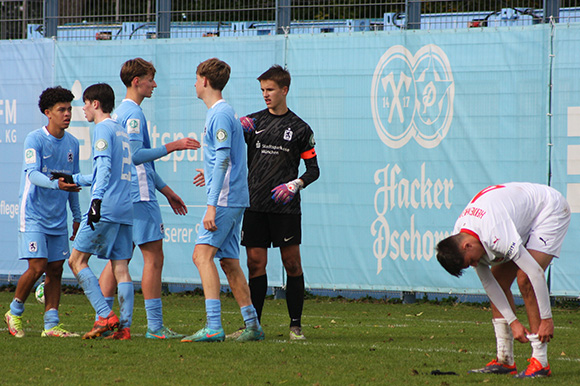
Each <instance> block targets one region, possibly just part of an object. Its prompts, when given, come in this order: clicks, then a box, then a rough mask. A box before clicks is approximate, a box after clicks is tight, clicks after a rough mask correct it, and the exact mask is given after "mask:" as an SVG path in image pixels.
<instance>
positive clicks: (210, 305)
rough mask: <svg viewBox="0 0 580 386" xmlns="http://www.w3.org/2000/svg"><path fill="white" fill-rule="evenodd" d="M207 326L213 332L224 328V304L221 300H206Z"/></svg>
mask: <svg viewBox="0 0 580 386" xmlns="http://www.w3.org/2000/svg"><path fill="white" fill-rule="evenodd" d="M205 312H206V314H207V326H208V327H209V328H211V329H212V330H219V329H220V328H222V303H221V302H220V300H219V299H205Z"/></svg>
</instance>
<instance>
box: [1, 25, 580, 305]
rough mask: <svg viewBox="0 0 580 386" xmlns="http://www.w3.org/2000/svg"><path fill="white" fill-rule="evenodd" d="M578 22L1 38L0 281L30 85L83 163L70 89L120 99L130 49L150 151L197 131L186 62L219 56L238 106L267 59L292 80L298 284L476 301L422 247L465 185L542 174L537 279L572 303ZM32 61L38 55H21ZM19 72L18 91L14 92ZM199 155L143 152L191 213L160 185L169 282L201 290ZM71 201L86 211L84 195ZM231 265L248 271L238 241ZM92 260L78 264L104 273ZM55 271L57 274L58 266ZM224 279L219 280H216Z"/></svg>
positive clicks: (253, 91)
mask: <svg viewBox="0 0 580 386" xmlns="http://www.w3.org/2000/svg"><path fill="white" fill-rule="evenodd" d="M579 30H580V26H578V25H566V26H564V25H562V26H559V25H556V26H555V27H554V28H552V27H550V26H547V25H538V26H531V27H523V28H517V29H511V28H494V29H486V28H481V29H467V30H442V31H405V32H362V33H352V34H320V35H288V36H263V37H238V38H226V37H221V38H198V39H171V40H140V41H108V42H105V41H99V42H86V41H83V42H52V41H46V42H45V41H35V42H34V43H28V42H27V44H20V45H18V44H15V43H8V42H2V43H0V45H1V47H0V49H2V52H3V54H2V57H1V58H0V68H1V69H3V70H4V71H3V72H2V75H0V76H2V82H1V85H0V101H2V102H3V104H2V105H0V111H3V115H0V124H2V125H4V121H6V130H7V133H8V132H10V130H15V131H14V133H15V134H14V141H13V142H6V141H5V137H4V133H3V130H1V129H0V139H1V140H2V143H1V144H0V146H2V150H3V151H2V155H1V156H2V157H4V158H3V162H4V163H3V165H5V167H4V168H3V172H2V175H1V176H0V184H2V185H3V186H5V188H4V189H2V193H1V194H2V196H1V197H2V198H1V199H0V201H1V202H4V203H5V204H2V205H3V206H1V207H0V209H1V213H0V214H1V216H0V220H1V221H2V222H1V223H0V227H1V229H2V230H3V232H1V234H2V236H1V237H2V242H3V245H5V251H6V252H7V253H5V254H4V255H3V256H1V257H0V273H9V274H19V273H21V272H22V271H23V264H22V263H16V261H17V256H16V227H17V221H16V220H17V215H16V214H14V215H12V216H11V213H16V212H17V208H15V205H16V206H17V204H18V202H17V195H18V191H17V190H18V189H17V186H18V181H19V179H20V169H21V158H22V156H21V154H20V153H21V152H22V141H23V140H24V137H25V135H26V134H27V133H28V132H29V131H31V130H33V129H35V128H37V127H39V126H40V125H42V124H44V123H45V122H44V121H45V118H44V117H43V116H42V115H41V114H40V112H39V111H38V109H37V108H35V106H34V103H33V102H35V101H36V100H37V99H38V95H39V94H40V91H41V90H42V89H43V88H45V87H47V86H48V85H53V84H60V85H62V86H63V87H68V88H71V89H72V90H73V92H74V94H75V96H76V99H75V101H74V102H73V109H74V112H73V122H72V123H71V127H70V128H69V131H70V132H71V133H73V134H74V135H75V136H76V137H77V138H79V140H80V143H81V161H82V162H81V169H82V171H83V172H85V173H88V172H89V171H90V149H91V147H90V130H91V126H92V125H90V124H89V123H88V122H86V120H85V119H84V115H83V113H82V101H81V100H80V97H81V94H82V90H83V89H84V88H86V87H87V86H89V85H90V84H93V83H96V82H106V83H109V84H110V85H111V86H112V87H113V89H114V90H115V93H116V97H117V98H116V99H117V104H119V103H120V102H121V100H122V99H123V97H124V95H125V87H124V86H123V84H122V83H121V80H120V79H119V71H120V68H121V65H122V63H123V62H125V61H126V60H128V59H131V58H134V57H143V58H144V59H146V60H150V61H152V62H153V63H154V64H155V66H156V69H157V74H156V77H155V80H156V82H157V85H158V87H157V89H155V91H154V94H153V97H152V98H151V99H146V100H145V101H144V102H143V103H142V107H143V109H144V112H145V115H146V117H147V119H148V120H149V128H150V134H151V139H152V142H153V146H160V145H162V144H165V143H168V142H171V141H173V140H175V139H179V138H182V137H184V136H191V137H194V138H197V139H200V138H201V134H202V132H203V125H204V121H205V114H206V110H207V109H206V107H205V105H204V104H203V102H201V101H200V100H198V99H197V98H196V96H195V89H194V87H193V85H194V82H195V70H196V67H197V65H198V64H199V63H200V62H202V61H203V60H205V59H207V58H210V57H219V58H220V59H222V60H225V61H226V62H228V63H229V64H230V65H231V66H232V76H231V79H230V81H229V83H228V85H227V86H226V88H225V90H224V96H225V98H226V100H228V102H229V103H230V104H231V105H232V106H233V107H234V108H235V110H236V111H237V113H238V115H239V116H242V115H245V114H248V113H250V112H254V111H257V110H260V109H263V108H264V107H265V105H264V103H263V101H262V97H261V92H260V88H259V82H258V81H257V80H256V78H257V77H258V76H259V75H260V74H261V73H262V72H263V71H265V70H266V69H267V68H268V67H269V66H270V65H272V64H275V63H277V64H282V65H285V66H287V67H288V69H289V70H290V72H291V74H292V84H291V87H290V92H289V95H288V105H289V107H290V108H291V109H292V110H293V111H294V112H296V113H297V114H298V115H299V116H300V117H302V118H303V119H304V120H305V121H306V122H308V123H309V124H310V125H311V127H312V128H313V130H314V132H315V137H316V143H317V145H316V149H317V154H318V158H319V164H320V170H321V177H320V179H319V180H318V181H316V182H315V183H314V184H312V185H311V186H309V187H308V188H307V189H305V190H304V191H303V193H302V198H303V245H302V261H303V265H304V272H305V278H306V285H307V287H310V288H325V289H360V290H397V291H420V292H423V291H429V292H431V291H432V292H442V293H483V289H482V287H481V284H480V282H479V280H478V278H477V277H476V275H475V273H474V272H473V270H468V273H467V274H466V275H464V277H462V278H461V279H457V278H454V277H452V276H450V275H448V274H447V273H446V272H445V271H444V270H443V269H442V268H441V267H440V266H439V263H438V262H437V261H436V258H435V253H434V249H435V245H436V244H437V242H438V241H439V240H441V239H442V238H444V237H446V236H447V235H449V232H450V231H451V230H452V228H453V225H454V223H455V220H456V218H457V216H458V215H459V213H460V212H461V211H462V209H463V208H464V207H465V205H466V204H467V202H468V201H469V200H470V199H471V197H472V196H473V195H474V194H475V193H477V192H478V191H479V190H481V189H482V188H484V187H486V186H488V185H491V184H496V183H502V182H509V181H530V182H538V183H545V184H550V185H552V186H554V187H555V188H556V189H558V190H559V191H561V192H562V193H563V194H564V195H565V196H566V197H567V198H568V200H569V201H570V204H571V207H572V211H573V215H572V223H571V227H570V230H569V234H568V237H567V239H566V242H565V245H564V248H563V251H562V256H561V258H560V259H557V260H555V262H554V264H553V266H552V267H551V269H550V281H551V288H552V293H553V294H555V295H574V296H577V295H578V294H580V284H579V283H578V281H577V280H576V278H577V277H578V276H579V274H580V263H579V262H577V261H575V260H574V256H575V250H577V249H578V245H577V244H578V242H579V241H578V239H579V237H578V233H579V229H578V225H577V222H578V219H577V217H578V213H580V155H577V154H580V103H578V102H577V99H578V98H577V95H578V92H579V91H580V90H579V89H580V81H579V77H578V69H577V63H578V60H577V56H578V54H577V52H579V51H580V46H578V44H579V42H578V40H577V39H575V38H574V36H577V35H578V33H580V31H579ZM5 46H6V47H8V49H7V50H5V49H4V47H5ZM16 46H17V48H14V49H11V48H10V47H16ZM45 51H46V52H45ZM5 52H7V54H4V53H5ZM35 55H36V56H38V57H42V58H43V60H42V61H40V60H38V61H36V62H35V61H34V60H32V59H30V60H28V59H29V58H34V57H35ZM41 55H46V56H41ZM47 57H48V58H49V59H50V60H47V59H46V58H47ZM14 63H18V65H16V64H14ZM33 63H36V64H33ZM45 72H46V74H45ZM31 74H34V76H31ZM27 79H28V82H29V83H30V86H29V87H23V86H22V85H23V84H26V83H27ZM41 79H42V81H41ZM551 83H552V84H553V86H552V87H550V86H549V85H550V84H551ZM9 85H12V86H9ZM15 89H17V90H15ZM7 100H8V101H12V100H17V104H16V106H17V107H18V117H21V116H22V117H24V118H26V119H28V120H30V121H29V122H24V121H22V122H21V121H18V124H16V122H12V119H13V118H12V117H13V116H14V111H15V108H14V106H15V105H14V102H6V101H7ZM7 106H9V107H7ZM8 117H10V119H8ZM6 135H7V138H8V137H10V135H9V134H6ZM4 149H7V150H6V151H4ZM7 153H8V155H6V154H7ZM202 165H203V159H202V154H201V152H199V151H187V152H176V153H172V154H170V155H168V156H166V157H164V158H162V159H161V160H159V161H157V162H156V167H157V170H158V172H159V174H160V175H161V176H162V178H163V179H164V180H165V181H166V182H167V183H168V184H169V185H170V186H171V187H172V188H173V190H174V191H175V192H176V193H177V194H179V195H180V196H181V197H182V198H183V199H184V201H185V202H186V204H187V205H188V209H189V213H188V214H187V215H186V216H176V215H174V214H173V212H172V211H171V209H170V207H169V205H167V202H166V201H164V200H165V198H164V197H163V196H162V195H158V199H159V201H160V203H161V204H162V214H163V218H164V223H165V228H166V236H165V243H164V250H165V256H166V260H165V268H164V273H163V275H164V277H163V279H164V281H167V282H176V283H200V279H199V275H198V273H197V269H196V268H195V266H194V265H193V263H192V261H191V254H192V251H193V247H194V242H195V239H196V236H197V230H198V228H199V226H200V225H199V223H200V220H201V216H202V213H203V209H204V207H205V205H204V204H205V189H202V188H196V187H195V186H193V184H192V180H193V176H194V175H195V174H196V171H195V169H196V168H201V167H202ZM7 170H9V171H8V173H6V171H7ZM11 205H12V206H11ZM81 205H82V207H83V208H84V210H86V208H87V206H88V196H87V192H84V193H82V196H81ZM270 254H271V256H270V258H269V264H268V275H269V279H270V285H274V286H281V285H283V284H284V276H283V268H282V265H281V262H280V258H279V253H278V251H277V250H270ZM241 259H242V266H245V251H244V250H243V248H242V254H241ZM92 260H95V261H92V262H91V264H92V265H95V266H97V267H98V266H99V265H102V262H97V261H96V260H97V259H96V258H95V259H92ZM141 270H142V258H141V257H140V256H139V253H138V252H136V253H135V258H134V259H133V262H132V263H131V274H132V276H133V278H134V279H135V280H140V277H141ZM66 275H70V276H71V277H72V274H71V273H70V271H67V272H66ZM222 282H223V283H224V284H225V283H227V281H226V280H225V277H223V276H222Z"/></svg>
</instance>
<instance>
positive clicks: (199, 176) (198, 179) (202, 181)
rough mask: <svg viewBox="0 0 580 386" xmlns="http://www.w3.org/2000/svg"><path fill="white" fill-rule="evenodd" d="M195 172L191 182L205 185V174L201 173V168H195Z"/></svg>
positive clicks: (196, 184)
mask: <svg viewBox="0 0 580 386" xmlns="http://www.w3.org/2000/svg"><path fill="white" fill-rule="evenodd" d="M195 171H196V172H198V173H197V175H196V176H195V177H193V184H194V185H195V186H199V187H202V186H205V174H203V169H195Z"/></svg>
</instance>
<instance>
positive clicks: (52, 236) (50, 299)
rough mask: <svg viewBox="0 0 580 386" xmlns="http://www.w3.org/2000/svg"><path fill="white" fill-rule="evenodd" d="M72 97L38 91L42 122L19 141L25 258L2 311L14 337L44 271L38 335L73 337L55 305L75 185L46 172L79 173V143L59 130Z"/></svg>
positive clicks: (77, 216)
mask: <svg viewBox="0 0 580 386" xmlns="http://www.w3.org/2000/svg"><path fill="white" fill-rule="evenodd" d="M73 99H74V95H73V94H72V92H70V91H69V90H67V89H64V88H62V87H60V86H59V87H53V88H47V89H46V90H44V91H43V92H42V94H41V95H40V99H39V101H38V107H39V108H40V111H41V112H42V113H43V114H44V115H46V117H47V118H48V124H47V125H46V126H44V127H42V128H40V129H38V130H35V131H33V132H31V133H30V134H28V135H27V136H26V139H25V140H24V164H23V167H22V180H21V182H20V194H19V197H20V218H19V223H20V224H19V225H20V226H19V233H18V255H19V258H20V259H22V260H26V261H27V262H28V269H27V270H26V272H24V273H23V274H22V276H21V277H20V279H19V280H18V284H17V285H16V292H15V294H14V299H13V300H12V302H11V303H10V310H8V312H6V314H5V315H4V317H5V320H6V324H7V325H8V331H9V332H10V334H12V335H14V336H15V337H17V338H22V337H24V328H23V327H22V314H23V313H24V302H25V301H26V299H27V298H28V295H30V291H31V290H32V287H33V286H34V284H35V283H36V281H37V280H38V279H39V278H40V277H41V276H42V274H44V273H46V278H45V290H44V291H45V292H44V293H45V303H44V309H45V311H44V330H43V331H42V334H41V336H43V337H60V338H69V337H75V336H78V334H74V333H70V332H68V331H66V330H65V329H64V328H63V327H62V325H61V324H60V320H59V315H58V306H59V302H60V291H61V278H62V267H63V265H64V261H65V260H66V259H67V258H68V255H69V246H68V230H67V213H66V212H67V210H66V203H67V201H68V203H69V206H70V209H71V212H72V215H73V234H72V237H71V240H72V239H74V237H75V235H76V232H77V230H78V227H79V223H80V220H81V211H80V207H79V198H78V193H77V192H78V191H79V190H80V188H79V187H78V186H77V185H76V184H74V183H71V182H69V183H67V182H65V179H64V178H63V177H61V178H56V179H54V180H51V178H50V177H51V174H52V173H67V174H69V175H70V174H72V173H78V172H79V142H78V141H77V139H76V138H75V137H74V136H72V135H71V134H69V133H67V132H66V131H65V130H66V129H67V128H68V126H69V124H70V119H71V115H72V108H71V101H72V100H73Z"/></svg>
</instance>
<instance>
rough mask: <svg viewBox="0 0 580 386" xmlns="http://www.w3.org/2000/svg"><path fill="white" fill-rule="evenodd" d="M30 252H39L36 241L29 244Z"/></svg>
mask: <svg viewBox="0 0 580 386" xmlns="http://www.w3.org/2000/svg"><path fill="white" fill-rule="evenodd" d="M28 251H29V252H36V251H38V245H37V244H36V241H31V242H30V243H29V244H28Z"/></svg>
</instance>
